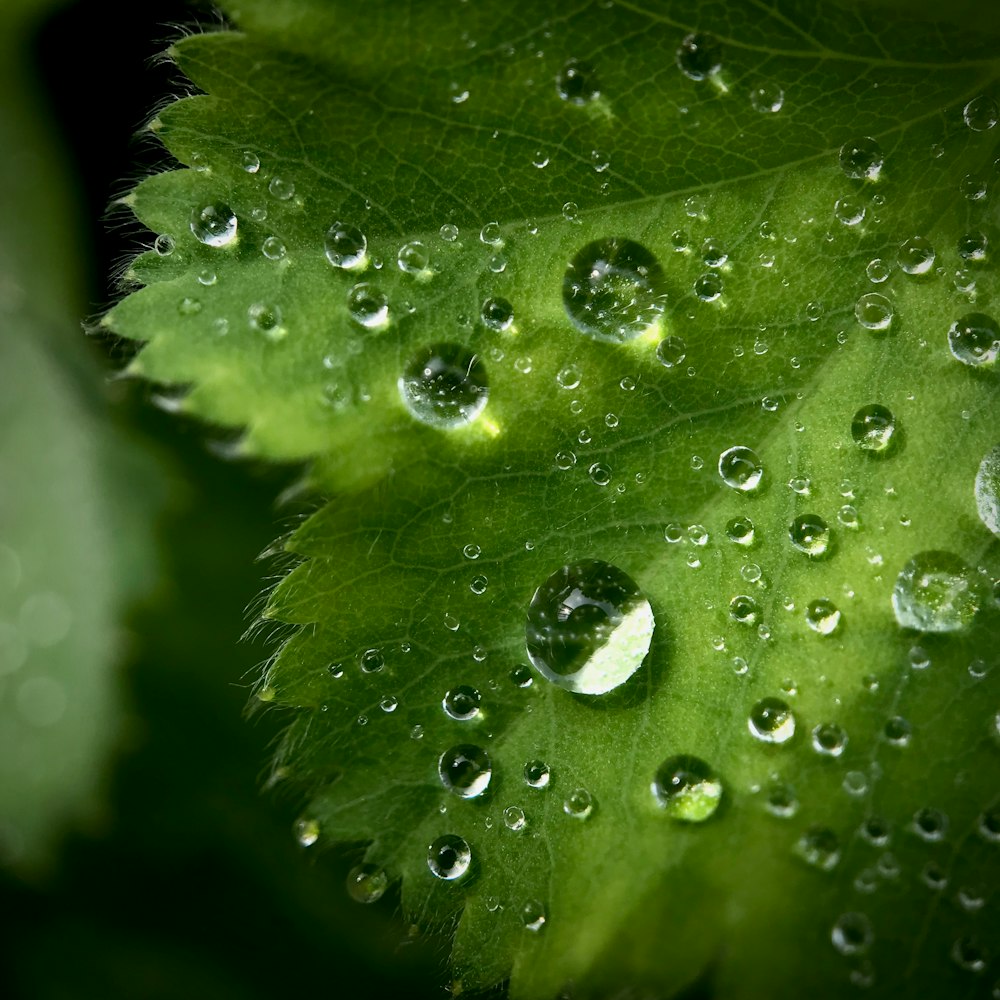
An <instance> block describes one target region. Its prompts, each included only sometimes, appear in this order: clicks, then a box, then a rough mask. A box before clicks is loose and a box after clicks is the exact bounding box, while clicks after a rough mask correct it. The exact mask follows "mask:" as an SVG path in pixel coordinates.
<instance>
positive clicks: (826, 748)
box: [812, 722, 847, 757]
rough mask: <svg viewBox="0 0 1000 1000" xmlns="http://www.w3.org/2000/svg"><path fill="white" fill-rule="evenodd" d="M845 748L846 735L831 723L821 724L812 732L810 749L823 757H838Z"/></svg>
mask: <svg viewBox="0 0 1000 1000" xmlns="http://www.w3.org/2000/svg"><path fill="white" fill-rule="evenodd" d="M846 746H847V733H846V732H845V731H844V730H843V729H842V728H841V727H840V726H838V725H836V724H835V723H833V722H821V723H820V724H819V725H818V726H816V727H815V728H814V729H813V731H812V747H813V750H815V751H816V753H818V754H822V755H823V756H824V757H839V756H840V755H841V754H842V753H843V752H844V749H845V748H846Z"/></svg>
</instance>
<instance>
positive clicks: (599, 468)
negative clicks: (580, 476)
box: [588, 462, 611, 486]
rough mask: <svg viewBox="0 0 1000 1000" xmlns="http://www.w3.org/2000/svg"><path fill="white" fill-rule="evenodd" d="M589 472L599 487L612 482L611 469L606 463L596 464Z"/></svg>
mask: <svg viewBox="0 0 1000 1000" xmlns="http://www.w3.org/2000/svg"><path fill="white" fill-rule="evenodd" d="M588 472H589V474H590V478H591V479H592V480H593V481H594V482H595V483H596V484H597V485H598V486H607V485H608V483H610V482H611V467H610V466H609V465H606V464H605V463H604V462H594V464H593V465H592V466H591V467H590V469H589V470H588Z"/></svg>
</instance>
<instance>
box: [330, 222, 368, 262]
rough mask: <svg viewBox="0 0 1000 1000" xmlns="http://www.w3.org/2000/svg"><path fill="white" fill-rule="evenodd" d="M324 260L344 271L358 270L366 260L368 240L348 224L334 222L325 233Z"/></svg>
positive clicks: (358, 230) (356, 228)
mask: <svg viewBox="0 0 1000 1000" xmlns="http://www.w3.org/2000/svg"><path fill="white" fill-rule="evenodd" d="M324 247H325V251H326V259H327V260H328V261H329V262H330V263H331V264H332V265H333V266H334V267H338V268H342V269H344V270H353V269H355V268H360V267H361V266H362V265H363V264H364V263H365V262H366V260H367V254H368V240H367V238H366V237H365V234H364V233H363V232H361V230H360V229H358V227H357V226H352V225H351V224H350V223H348V222H339V221H338V222H335V223H334V224H333V225H332V226H331V227H330V228H329V229H328V230H327V233H326V240H325V242H324Z"/></svg>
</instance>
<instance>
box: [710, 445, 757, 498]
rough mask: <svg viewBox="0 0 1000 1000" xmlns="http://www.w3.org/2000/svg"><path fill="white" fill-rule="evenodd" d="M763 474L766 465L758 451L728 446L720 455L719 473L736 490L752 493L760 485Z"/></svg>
mask: <svg viewBox="0 0 1000 1000" xmlns="http://www.w3.org/2000/svg"><path fill="white" fill-rule="evenodd" d="M763 474H764V466H763V465H761V461H760V459H759V458H758V457H757V453H756V452H755V451H753V450H752V449H750V448H746V447H744V446H742V445H737V446H736V447H735V448H727V449H726V451H724V452H723V453H722V454H721V455H720V456H719V475H720V476H721V477H722V481H723V482H724V483H725V484H726V485H727V486H730V487H732V488H733V489H734V490H740V491H741V492H743V493H750V492H751V491H753V490H755V489H756V488H757V487H758V486H759V485H760V480H761V477H762V476H763Z"/></svg>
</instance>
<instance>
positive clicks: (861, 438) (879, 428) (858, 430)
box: [851, 403, 896, 457]
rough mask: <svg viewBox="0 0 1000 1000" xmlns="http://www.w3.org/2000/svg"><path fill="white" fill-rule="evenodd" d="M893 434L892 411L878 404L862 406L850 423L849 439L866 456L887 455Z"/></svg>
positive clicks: (893, 419) (893, 418)
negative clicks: (850, 438)
mask: <svg viewBox="0 0 1000 1000" xmlns="http://www.w3.org/2000/svg"><path fill="white" fill-rule="evenodd" d="M895 433H896V418H895V416H894V415H893V413H892V410H890V409H889V408H888V407H885V406H882V405H880V404H879V403H870V404H869V405H868V406H862V407H861V409H860V410H858V412H857V413H855V414H854V419H853V420H852V421H851V437H853V438H854V442H855V444H857V446H858V447H859V448H860V449H861V450H862V451H863V452H865V453H866V454H868V455H872V456H876V457H884V456H885V455H887V454H888V453H889V451H890V450H891V449H892V445H893V441H894V436H895Z"/></svg>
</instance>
